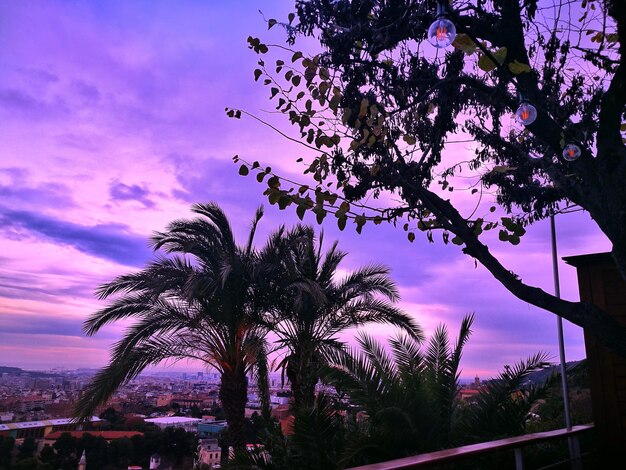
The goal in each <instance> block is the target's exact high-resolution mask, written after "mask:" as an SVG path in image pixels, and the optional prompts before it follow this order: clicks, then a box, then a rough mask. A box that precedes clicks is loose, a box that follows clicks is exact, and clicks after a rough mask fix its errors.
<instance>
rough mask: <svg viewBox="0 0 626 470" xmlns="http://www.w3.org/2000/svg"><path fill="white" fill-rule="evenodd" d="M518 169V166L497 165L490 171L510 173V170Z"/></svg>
mask: <svg viewBox="0 0 626 470" xmlns="http://www.w3.org/2000/svg"><path fill="white" fill-rule="evenodd" d="M515 170H517V167H516V166H506V165H496V166H494V167H493V168H492V169H491V171H490V172H489V173H508V172H509V171H515Z"/></svg>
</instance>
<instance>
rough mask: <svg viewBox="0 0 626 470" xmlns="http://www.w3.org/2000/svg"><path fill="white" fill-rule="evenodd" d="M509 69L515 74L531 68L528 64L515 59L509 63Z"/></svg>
mask: <svg viewBox="0 0 626 470" xmlns="http://www.w3.org/2000/svg"><path fill="white" fill-rule="evenodd" d="M509 70H510V71H511V72H512V73H514V74H515V75H519V74H521V73H526V72H530V71H531V68H530V65H528V64H523V63H521V62H519V61H518V60H517V59H515V60H514V61H513V62H511V63H510V64H509Z"/></svg>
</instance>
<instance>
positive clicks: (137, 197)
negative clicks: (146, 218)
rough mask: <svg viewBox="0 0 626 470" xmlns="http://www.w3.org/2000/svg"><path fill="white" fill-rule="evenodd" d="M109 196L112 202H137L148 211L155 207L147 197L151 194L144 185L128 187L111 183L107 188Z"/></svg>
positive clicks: (115, 182) (120, 183)
mask: <svg viewBox="0 0 626 470" xmlns="http://www.w3.org/2000/svg"><path fill="white" fill-rule="evenodd" d="M109 194H110V195H111V198H112V199H113V200H114V201H137V202H140V203H141V204H143V206H144V207H146V208H148V209H152V208H154V207H155V206H156V203H155V202H154V201H153V200H151V199H150V197H149V196H150V195H151V194H152V193H151V192H150V190H148V189H147V188H146V187H145V185H143V186H139V185H138V184H132V185H128V184H124V183H122V182H120V181H113V182H112V183H111V186H110V187H109Z"/></svg>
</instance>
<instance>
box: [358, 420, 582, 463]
mask: <svg viewBox="0 0 626 470" xmlns="http://www.w3.org/2000/svg"><path fill="white" fill-rule="evenodd" d="M591 429H593V425H592V424H585V425H581V426H573V427H572V428H571V429H569V430H568V429H565V428H564V429H556V430H554V431H546V432H538V433H534V434H525V435H523V436H516V437H509V438H506V439H500V440H497V441H490V442H482V443H480V444H471V445H467V446H463V447H455V448H454V449H446V450H439V451H437V452H429V453H427V454H420V455H415V456H413V457H405V458H403V459H398V460H390V461H388V462H380V463H375V464H371V465H364V466H362V467H354V468H351V469H348V470H399V469H414V468H423V467H427V466H432V465H437V464H446V463H454V462H458V461H460V460H462V459H465V458H469V457H472V456H478V455H485V454H490V453H493V452H497V451H501V450H508V449H513V451H514V452H515V468H516V469H517V470H523V468H524V460H523V454H522V448H523V447H526V446H529V445H532V444H539V443H542V442H546V441H551V440H555V439H564V438H567V439H568V440H569V441H570V449H573V450H574V455H573V456H572V458H573V462H572V463H573V465H572V466H573V468H582V467H581V463H580V450H579V446H578V435H579V434H580V433H582V432H585V431H590V430H591Z"/></svg>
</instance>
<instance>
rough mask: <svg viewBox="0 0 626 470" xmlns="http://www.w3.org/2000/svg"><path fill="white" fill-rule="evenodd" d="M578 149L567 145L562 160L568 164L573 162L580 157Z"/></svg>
mask: <svg viewBox="0 0 626 470" xmlns="http://www.w3.org/2000/svg"><path fill="white" fill-rule="evenodd" d="M580 153H581V152H580V147H579V146H578V145H576V144H567V145H566V146H565V148H564V149H563V158H564V159H565V160H567V161H568V162H573V161H574V160H576V159H577V158H578V157H580Z"/></svg>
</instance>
